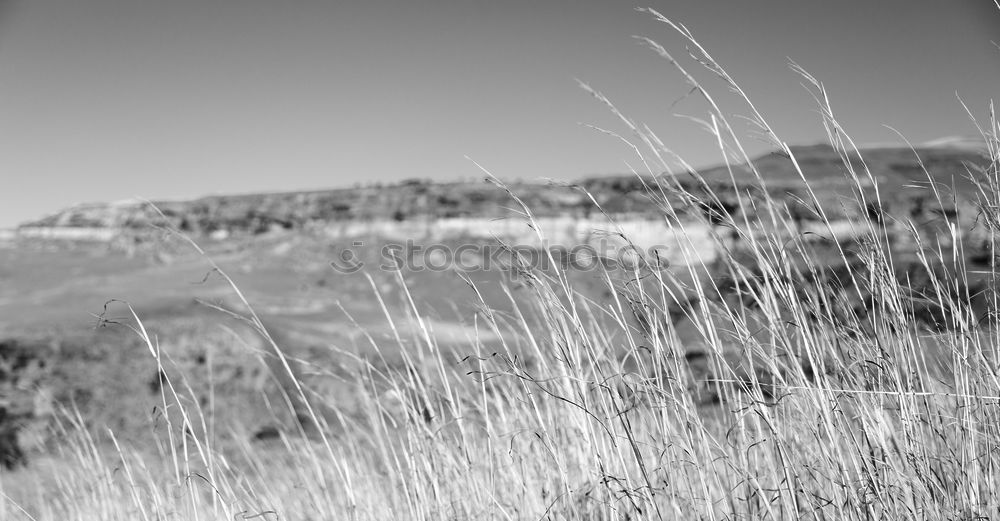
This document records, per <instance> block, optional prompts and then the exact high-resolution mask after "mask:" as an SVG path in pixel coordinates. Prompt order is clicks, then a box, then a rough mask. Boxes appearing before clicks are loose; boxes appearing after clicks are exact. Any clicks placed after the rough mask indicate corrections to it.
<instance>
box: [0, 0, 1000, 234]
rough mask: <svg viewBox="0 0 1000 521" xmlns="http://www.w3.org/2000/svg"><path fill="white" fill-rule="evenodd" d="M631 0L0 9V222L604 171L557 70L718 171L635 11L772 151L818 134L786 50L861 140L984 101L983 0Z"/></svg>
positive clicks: (994, 65) (986, 3)
mask: <svg viewBox="0 0 1000 521" xmlns="http://www.w3.org/2000/svg"><path fill="white" fill-rule="evenodd" d="M636 2H637V0H626V1H621V0H606V1H598V0H553V1H548V0H544V1H543V0H468V1H457V0H455V1H451V0H447V1H446V0H441V1H421V0H356V1H354V0H351V1H347V0H340V1H337V0H331V1H306V0H280V1H277V0H271V1H265V0H169V1H153V0H0V180H2V184H0V228H4V227H11V226H14V225H16V224H17V223H20V222H24V221H26V220H30V219H35V218H38V217H41V216H43V215H45V214H48V213H51V212H53V211H56V210H58V209H60V208H63V207H66V206H68V205H71V204H75V203H79V202H95V201H115V200H121V199H127V198H131V197H144V198H150V199H175V198H192V197H197V196H201V195H208V194H224V193H247V192H260V191H290V190H305V189H323V188H331V187H344V186H353V185H356V184H359V183H360V184H367V183H373V182H392V181H398V180H402V179H407V178H415V177H416V178H431V179H435V180H460V179H465V180H471V179H477V178H481V177H482V174H481V172H480V171H479V169H478V168H477V167H476V166H475V165H474V164H473V163H472V162H471V161H470V160H469V159H467V157H468V158H471V159H473V160H475V161H476V162H478V163H479V164H481V165H483V166H484V167H485V168H487V169H489V170H490V171H491V172H492V173H493V174H495V175H497V176H499V177H503V178H510V179H525V180H529V179H539V178H553V179H574V178H579V177H583V176H587V175H595V174H605V173H624V172H627V171H628V166H627V165H628V164H634V163H635V162H636V161H635V157H634V155H633V154H632V153H631V152H630V151H629V150H628V149H627V148H626V147H625V146H624V145H623V144H622V143H620V142H619V141H617V140H615V139H613V138H611V137H609V136H607V135H603V134H600V133H598V132H595V131H594V130H592V129H589V128H588V127H587V126H585V125H583V124H593V125H598V126H601V127H606V128H609V129H613V130H623V129H622V128H621V126H620V125H619V124H618V123H617V122H616V120H615V118H614V116H613V115H611V114H610V113H609V112H608V110H607V109H606V108H605V107H603V106H602V105H601V104H600V103H598V102H596V101H595V100H594V99H593V98H592V97H590V96H589V95H588V94H587V93H586V92H584V91H583V90H582V89H580V88H579V86H578V85H577V79H580V80H583V81H585V82H587V83H588V84H590V85H592V86H593V87H594V88H596V89H598V90H600V91H602V92H603V93H605V94H606V95H607V96H608V97H609V98H611V99H612V100H613V101H614V102H615V103H616V105H618V106H619V107H620V108H621V109H622V110H623V111H624V112H625V113H626V114H628V115H629V116H630V117H632V118H633V119H635V120H638V121H641V122H644V123H647V124H649V126H650V127H651V128H652V129H653V130H654V131H655V132H656V133H657V134H658V135H659V136H660V138H661V139H662V141H663V142H664V143H665V144H666V145H667V146H668V147H669V148H671V149H672V150H674V151H676V152H678V153H679V154H681V156H683V157H684V158H685V160H686V161H687V162H688V163H690V164H693V165H696V166H697V165H709V164H714V163H718V162H719V161H721V157H720V155H719V153H718V152H717V147H716V145H715V143H714V141H713V139H712V138H711V137H710V136H708V135H706V134H705V133H704V132H703V131H702V130H700V129H699V128H698V127H697V125H695V124H694V123H692V122H691V120H690V119H689V118H687V117H684V116H694V117H702V116H704V115H705V114H706V109H705V107H704V105H703V104H701V103H699V102H698V101H697V100H695V99H693V98H688V99H686V100H685V101H682V102H681V103H679V104H676V105H673V102H674V101H675V100H677V99H678V98H681V97H682V96H683V95H684V94H685V92H686V91H687V90H688V89H687V86H686V85H685V83H684V81H683V79H682V77H681V76H680V75H679V74H678V73H677V72H676V71H674V70H673V69H672V68H671V67H670V66H669V65H668V64H667V63H666V62H665V61H664V60H662V59H660V58H658V57H657V56H656V55H655V54H654V53H652V52H651V51H649V50H648V49H645V48H643V47H642V46H640V45H638V44H637V42H636V40H634V39H633V38H632V36H633V35H642V36H648V37H650V38H653V39H655V40H657V41H659V42H660V43H661V44H663V45H664V47H666V48H667V49H668V50H670V51H671V52H672V53H673V54H674V55H676V56H678V57H684V56H685V54H686V53H685V50H684V43H683V41H682V40H681V39H680V38H679V37H678V36H677V35H676V34H675V33H673V32H672V31H671V30H670V28H669V27H667V26H666V25H664V24H662V23H659V22H656V21H655V20H653V19H652V18H651V17H650V16H649V15H648V14H643V13H639V12H636V11H635V9H634V8H635V7H637V6H649V7H653V8H655V9H657V10H659V11H660V12H662V13H663V14H664V15H665V16H667V17H669V18H671V19H673V20H676V21H678V22H681V23H684V24H685V25H687V27H688V28H689V29H690V30H691V31H692V32H693V33H694V35H695V36H696V37H697V38H698V39H699V40H700V41H701V43H702V44H703V45H704V46H705V47H706V48H707V49H708V50H709V52H711V53H712V54H713V56H714V57H715V58H717V59H718V60H719V61H720V62H721V63H722V65H723V66H725V67H726V68H727V70H728V71H729V72H730V74H731V75H732V76H733V77H734V78H735V79H736V80H737V81H738V82H739V83H740V84H741V85H742V86H743V88H744V90H745V91H746V92H747V93H748V94H749V95H750V97H751V98H752V100H753V101H754V102H755V104H756V105H757V107H758V109H759V110H760V111H761V112H762V113H763V114H764V115H765V117H766V118H767V119H768V121H769V122H770V123H771V125H772V126H773V127H774V129H775V130H776V131H777V133H778V135H779V136H780V137H781V139H783V140H784V141H787V142H789V143H792V144H811V143H816V142H820V141H822V140H823V139H824V136H825V134H824V130H823V128H822V125H821V121H820V117H819V115H818V113H817V110H816V107H815V105H814V102H813V100H812V98H811V97H810V94H809V93H808V92H807V91H806V89H805V88H804V87H803V86H802V85H801V79H800V78H799V77H798V76H796V75H795V74H794V73H793V72H791V71H790V70H789V68H788V62H789V60H794V61H795V62H796V63H798V64H799V65H801V66H803V67H804V68H806V69H807V70H808V71H810V72H811V73H812V74H813V75H814V76H816V77H817V78H818V79H820V80H821V81H823V82H824V84H825V86H826V88H827V91H828V92H829V94H830V96H831V100H832V102H833V106H834V109H835V111H836V112H837V115H838V118H839V120H840V121H841V123H843V125H844V126H845V127H846V129H847V130H848V132H849V133H850V134H851V135H852V137H853V138H854V139H855V140H856V141H858V142H861V143H866V142H886V141H890V142H891V141H898V138H897V137H896V135H895V134H894V133H893V132H892V131H891V130H889V129H887V128H886V127H885V125H889V126H892V127H893V128H895V129H898V130H899V131H901V132H902V133H903V134H904V135H905V136H906V137H907V138H909V139H911V140H912V141H915V142H921V141H926V140H931V139H935V138H939V137H942V136H953V135H971V134H974V133H975V127H974V126H972V124H971V123H970V121H969V120H968V118H967V116H966V115H965V113H964V111H963V109H962V107H961V105H960V104H959V102H958V100H957V98H956V93H957V94H958V95H960V96H961V98H962V99H963V100H964V101H965V102H966V103H967V104H968V105H969V107H970V108H971V109H972V110H973V111H974V112H975V113H976V114H977V115H979V116H984V115H985V114H986V111H987V106H988V102H989V100H990V98H991V97H995V96H996V95H997V94H998V90H1000V89H998V87H997V86H998V85H1000V49H998V47H996V46H995V45H994V44H993V43H991V41H995V42H998V43H1000V8H998V7H997V5H996V4H995V2H994V1H993V0H947V1H946V0H879V1H877V2H873V1H871V0H838V1H836V2H830V1H828V0H754V1H708V0H643V1H641V2H639V3H636ZM686 63H687V66H688V68H691V69H694V68H696V66H695V64H693V63H690V62H686ZM701 77H702V78H703V79H705V85H706V87H708V88H709V90H710V91H712V92H713V93H714V94H717V95H718V96H719V97H720V98H723V99H725V98H726V96H727V91H726V89H725V87H724V85H722V84H720V83H719V82H717V81H713V80H712V79H711V78H709V77H708V76H707V75H702V76H701ZM724 108H726V110H732V113H733V114H740V113H745V111H744V110H743V109H742V108H741V107H740V106H739V105H738V104H735V103H729V102H728V101H727V102H726V104H725V105H724ZM754 146H755V147H756V148H755V149H754V150H762V147H763V146H762V145H754Z"/></svg>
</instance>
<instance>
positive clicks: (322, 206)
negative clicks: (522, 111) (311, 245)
mask: <svg viewBox="0 0 1000 521" xmlns="http://www.w3.org/2000/svg"><path fill="white" fill-rule="evenodd" d="M792 151H793V154H794V155H795V158H796V163H797V164H798V165H799V166H800V167H801V169H802V173H803V174H804V177H805V179H806V180H807V181H808V183H809V186H810V187H811V189H812V194H814V195H815V196H816V197H817V198H818V200H819V202H820V204H821V206H823V207H824V210H825V212H826V214H827V217H829V218H831V219H839V218H856V217H864V218H873V217H874V218H877V217H878V215H879V214H881V213H883V212H889V213H892V214H893V215H896V216H901V217H906V216H907V215H908V214H909V213H913V212H916V214H920V213H934V212H937V213H938V214H939V215H946V214H955V213H959V212H961V211H962V210H963V207H967V208H965V209H966V210H973V208H972V204H971V202H970V201H971V199H973V198H974V197H973V195H974V193H975V191H976V187H975V183H974V182H973V181H972V180H971V179H970V178H972V177H975V176H977V175H983V172H984V171H985V170H986V169H987V168H988V167H989V161H988V160H987V158H986V157H985V156H984V154H983V153H982V152H980V151H978V150H976V149H974V148H970V147H948V146H937V145H935V146H927V147H923V148H918V149H917V150H910V149H906V148H874V149H868V150H865V151H864V161H862V160H861V158H860V157H858V156H856V155H848V156H846V157H842V156H841V154H839V153H838V152H837V151H835V150H834V149H833V148H831V147H829V146H810V147H794V148H793V149H792ZM753 164H754V165H755V166H756V169H757V172H759V173H760V174H761V175H762V176H763V177H764V179H765V181H766V183H765V186H766V189H767V190H768V191H769V192H771V195H772V196H773V197H778V198H780V199H781V200H784V201H786V202H788V203H789V205H790V206H793V207H797V206H801V201H805V200H810V199H811V197H812V195H811V194H810V193H809V192H808V191H807V190H806V188H805V185H804V183H803V180H802V176H800V174H799V172H798V170H796V168H795V163H793V162H792V161H791V160H790V159H789V157H787V156H786V155H784V154H782V153H778V152H775V153H770V154H765V155H763V156H760V157H758V158H756V159H754V160H753ZM848 166H849V167H850V168H848ZM852 171H853V173H852ZM661 182H665V183H669V184H677V185H680V186H681V187H683V188H684V190H686V191H687V192H688V193H689V194H691V195H693V196H694V198H695V200H694V201H692V200H691V199H690V198H683V197H675V196H672V195H670V194H669V193H668V192H664V191H660V190H657V189H655V186H656V182H655V181H654V180H653V179H651V178H649V177H642V176H635V175H627V176H601V177H592V178H587V179H583V180H581V181H579V182H578V183H575V184H573V185H568V184H544V183H512V184H511V185H510V187H509V188H510V189H511V191H513V192H514V193H516V194H517V195H518V196H519V197H521V198H522V199H523V200H524V202H525V203H526V204H527V205H528V206H529V207H530V208H531V209H532V212H533V213H534V214H535V215H536V216H537V217H543V218H544V217H571V218H587V217H590V216H594V217H599V216H600V215H601V212H602V211H603V212H607V213H609V214H612V215H627V216H631V217H633V218H639V219H642V218H655V217H660V216H662V215H663V213H664V208H665V207H667V206H669V207H670V208H672V209H673V210H674V211H677V212H680V213H681V214H682V217H683V214H685V213H701V214H703V215H705V216H707V217H709V219H710V220H712V219H713V218H715V219H718V218H719V216H721V215H723V214H726V213H733V212H736V211H738V209H739V204H738V202H737V200H738V198H744V199H747V198H751V199H752V198H754V197H759V196H760V192H759V191H760V184H759V182H758V180H757V178H756V176H755V174H754V173H753V171H752V170H751V169H750V168H748V167H747V165H732V166H728V167H727V166H720V167H715V168H707V169H702V170H700V171H698V172H680V173H677V172H675V173H673V174H672V175H671V176H669V177H663V178H662V179H661ZM931 183H934V184H935V185H936V186H937V187H938V188H940V189H941V190H942V191H944V192H947V193H948V196H946V197H944V198H942V199H939V198H938V197H936V196H935V194H934V193H933V191H932V190H931V189H930V186H931ZM650 187H654V188H652V189H651V188H650ZM856 190H862V191H865V192H869V193H868V194H867V196H868V198H869V199H874V194H875V192H876V190H878V192H879V196H880V199H881V204H879V205H878V207H877V208H875V207H872V208H853V207H844V206H843V204H842V203H843V199H844V196H851V195H852V194H853V192H854V191H856ZM710 194H711V195H710ZM591 196H592V197H593V200H591ZM595 202H596V203H597V205H595V204H594V203H595ZM598 205H599V207H600V208H598ZM512 206H514V205H512V201H511V199H510V196H509V194H508V193H507V192H506V191H505V190H503V189H500V188H498V187H497V186H495V185H493V184H490V183H483V182H459V183H433V182H430V181H424V180H409V181H404V182H401V183H398V184H392V185H381V184H373V185H370V186H364V187H357V188H344V189H336V190H322V191H311V192H290V193H267V194H248V195H227V196H210V197H203V198H200V199H195V200H191V201H158V202H155V207H156V208H154V207H153V206H152V205H149V204H147V203H145V202H142V201H125V202H119V203H109V204H83V205H78V206H74V207H72V208H69V209H66V210H63V211H61V212H58V213H55V214H53V215H50V216H48V217H46V218H43V219H40V220H38V221H34V222H30V223H25V224H24V225H23V226H21V227H20V229H19V233H20V234H21V235H26V236H32V237H41V238H46V237H54V238H69V239H74V238H79V239H88V238H90V239H98V240H109V239H111V238H113V237H114V236H115V235H117V234H118V233H121V232H134V231H137V230H139V231H145V232H147V233H148V231H149V230H151V229H152V228H153V226H154V225H157V224H160V225H162V224H170V225H172V226H175V227H176V228H178V229H180V230H182V231H184V232H187V233H190V234H193V235H199V234H213V233H219V234H227V235H229V234H249V235H252V234H260V233H266V232H269V231H274V230H294V229H308V228H316V227H325V226H328V225H330V224H337V223H350V222H414V221H417V222H426V221H434V220H439V219H496V218H504V217H516V216H517V215H518V213H517V212H516V211H515V210H512V209H511V207H512ZM157 209H158V210H157ZM793 210H796V211H795V212H794V213H796V215H798V216H799V218H801V219H802V220H809V219H810V218H812V215H813V212H812V211H811V209H810V208H808V205H805V206H803V207H802V208H793ZM160 212H162V214H161V213H160ZM972 213H974V211H972ZM916 214H915V215H916ZM916 216H919V215H916ZM164 218H166V220H167V222H164Z"/></svg>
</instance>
